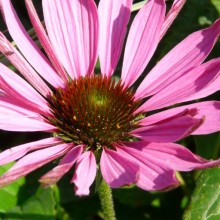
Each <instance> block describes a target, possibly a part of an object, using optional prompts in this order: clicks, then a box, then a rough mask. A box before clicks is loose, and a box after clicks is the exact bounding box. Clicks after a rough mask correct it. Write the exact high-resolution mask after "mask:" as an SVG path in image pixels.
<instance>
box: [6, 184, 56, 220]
mask: <svg viewBox="0 0 220 220" xmlns="http://www.w3.org/2000/svg"><path fill="white" fill-rule="evenodd" d="M4 219H6V220H9V219H10V220H11V219H13V220H14V219H31V220H55V199H54V193H53V190H52V189H51V188H47V189H42V188H39V189H38V191H37V192H36V194H35V195H33V196H32V197H30V198H29V199H28V200H27V201H26V202H25V203H24V204H22V205H21V206H16V207H14V208H13V209H11V210H9V211H8V212H7V213H5V216H4Z"/></svg>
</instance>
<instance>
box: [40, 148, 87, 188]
mask: <svg viewBox="0 0 220 220" xmlns="http://www.w3.org/2000/svg"><path fill="white" fill-rule="evenodd" d="M82 151H83V146H82V145H79V146H77V147H74V146H73V149H72V150H71V151H70V152H68V153H67V154H66V155H65V157H64V158H63V159H62V160H61V161H60V163H59V165H58V166H56V167H55V168H53V169H52V170H50V171H49V172H48V173H46V174H45V175H43V176H42V177H41V178H40V180H39V181H40V183H42V184H43V186H48V185H52V184H55V183H56V182H58V181H59V180H60V178H61V177H62V176H63V175H64V174H65V173H67V172H68V171H69V170H70V168H71V167H72V166H73V164H74V163H75V161H76V160H77V159H78V157H79V156H80V155H81V153H82Z"/></svg>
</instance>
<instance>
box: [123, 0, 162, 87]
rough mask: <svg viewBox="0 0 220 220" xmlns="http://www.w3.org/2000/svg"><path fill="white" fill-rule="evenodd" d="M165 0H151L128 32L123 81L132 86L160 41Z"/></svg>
mask: <svg viewBox="0 0 220 220" xmlns="http://www.w3.org/2000/svg"><path fill="white" fill-rule="evenodd" d="M165 10H166V5H165V2H164V0H150V1H149V2H148V3H147V4H146V5H145V6H144V7H143V8H142V9H141V10H140V11H139V12H138V14H137V15H136V17H135V19H134V21H133V23H132V25H131V28H130V32H129V34H128V39H127V43H126V47H125V55H124V61H123V66H122V76H121V78H122V81H123V82H124V83H125V87H127V86H128V87H129V86H131V85H132V84H133V83H134V82H135V80H136V79H137V78H138V77H139V76H140V74H141V73H142V72H143V70H144V69H145V67H146V65H147V64H148V62H149V60H150V59H151V57H152V55H153V54H154V51H155V50H156V47H157V45H158V42H159V37H160V32H161V27H162V24H163V22H164V17H165Z"/></svg>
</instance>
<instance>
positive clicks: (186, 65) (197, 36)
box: [135, 19, 220, 99]
mask: <svg viewBox="0 0 220 220" xmlns="http://www.w3.org/2000/svg"><path fill="white" fill-rule="evenodd" d="M219 34H220V19H219V20H217V21H216V22H215V23H214V24H213V25H212V26H211V27H209V28H206V29H203V30H200V31H197V32H195V33H193V34H191V35H189V36H188V37H187V38H185V39H184V40H183V41H182V42H181V43H179V44H178V45H177V46H176V47H174V48H173V49H172V50H171V51H170V52H169V53H168V54H167V55H166V56H165V57H164V58H163V59H162V60H161V61H160V62H159V63H158V64H157V65H156V66H155V67H154V68H153V69H152V70H151V71H150V73H149V74H148V75H147V76H146V77H145V79H144V80H143V81H142V83H141V84H140V86H139V87H138V89H137V91H136V94H135V97H136V99H137V98H143V97H147V96H150V95H153V94H155V93H157V92H159V91H160V90H162V89H163V88H165V87H166V86H168V85H169V84H170V83H172V82H174V81H175V80H176V79H178V78H179V77H180V76H181V75H182V74H184V73H185V72H187V71H189V70H190V69H192V68H193V67H196V66H198V65H200V64H201V63H202V62H203V61H204V59H205V58H206V57H207V55H208V54H209V52H210V51H211V49H212V48H213V46H214V44H215V42H216V41H217V39H218V37H219Z"/></svg>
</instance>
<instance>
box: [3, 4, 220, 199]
mask: <svg viewBox="0 0 220 220" xmlns="http://www.w3.org/2000/svg"><path fill="white" fill-rule="evenodd" d="M25 2H26V6H27V10H28V13H29V17H30V20H31V22H32V24H33V26H34V28H35V31H36V33H37V35H38V38H39V40H40V42H41V44H42V46H43V49H44V52H45V53H46V54H47V56H46V55H45V53H43V52H42V51H41V50H40V49H39V48H38V47H37V46H36V44H35V42H34V41H33V40H32V39H31V38H30V37H29V36H28V34H27V32H26V31H25V29H24V27H23V25H22V24H21V22H20V20H19V18H18V17H17V14H16V12H15V10H14V8H13V6H12V4H11V1H10V0H1V1H0V5H1V11H2V15H3V17H4V20H5V23H6V25H7V27H8V30H9V33H10V34H11V36H12V38H13V40H14V41H15V43H16V45H17V47H18V49H19V50H17V49H16V48H15V47H13V46H12V44H11V43H10V42H9V41H8V40H7V39H6V37H5V36H4V35H3V34H2V33H1V34H0V50H1V52H2V53H3V54H5V56H6V57H7V58H8V60H9V61H10V62H11V63H12V64H13V65H14V66H15V67H16V69H17V70H18V71H19V72H20V74H21V75H22V76H19V75H17V74H15V73H14V72H12V70H10V69H9V68H8V67H6V66H5V65H4V64H2V63H1V64H0V94H1V95H0V129H3V130H7V131H20V132H35V131H42V132H46V133H48V138H45V139H42V140H39V141H36V142H31V143H26V144H23V145H20V146H16V147H13V148H11V149H8V150H5V151H3V152H2V153H1V154H0V165H2V164H6V163H9V162H12V161H15V160H18V161H17V162H16V163H15V164H14V165H13V166H12V167H11V168H10V169H9V170H8V171H7V172H6V173H5V174H3V175H2V176H1V177H0V186H1V187H2V186H5V185H6V184H9V183H11V182H13V181H14V180H16V179H18V178H19V177H22V176H24V175H27V174H28V173H30V172H32V171H33V170H35V169H37V168H39V167H41V166H43V165H45V164H46V163H49V162H51V161H53V160H55V159H58V158H59V159H60V162H59V164H58V165H57V166H55V167H54V168H53V169H52V170H50V171H49V172H48V173H46V174H45V175H43V176H42V177H41V178H40V182H41V183H42V184H43V185H50V184H54V183H56V182H57V181H58V180H59V179H60V178H61V177H62V176H63V175H64V174H65V173H67V172H68V171H69V170H70V169H71V168H72V167H73V166H75V171H74V174H73V178H72V180H71V182H72V183H74V184H75V191H76V194H77V195H88V194H89V188H90V186H91V184H92V183H93V182H94V179H95V177H96V173H97V170H98V169H99V170H100V173H101V175H102V177H103V179H104V180H105V181H106V182H107V184H109V185H110V187H112V188H115V187H121V186H124V185H129V184H136V185H137V186H138V187H140V188H142V189H144V190H162V189H167V188H170V187H174V186H177V185H178V184H179V182H178V180H177V178H176V176H175V171H190V170H194V169H202V168H206V167H210V166H214V165H219V164H220V160H217V161H207V160H205V159H203V158H201V157H199V156H197V155H194V154H193V153H192V152H190V151H189V150H188V149H186V148H185V147H183V146H181V145H180V144H176V143H174V142H176V141H179V140H180V139H182V138H184V137H186V136H189V135H191V134H193V135H199V134H209V133H213V132H216V131H219V130H220V102H218V101H203V102H197V103H195V104H187V105H181V106H179V107H174V108H171V109H169V110H163V111H160V112H159V113H154V114H151V111H152V110H159V109H163V108H165V107H169V106H172V105H174V104H180V103H184V102H187V101H191V100H195V99H200V98H203V97H206V96H208V95H210V94H212V93H214V92H216V91H217V90H218V89H219V85H220V77H219V73H220V58H216V59H212V60H210V61H207V62H204V60H205V59H206V57H207V56H208V54H209V53H210V51H211V50H212V47H213V46H214V44H215V43H216V41H217V40H218V37H219V34H220V20H217V21H216V22H215V23H214V24H213V25H212V26H210V27H208V28H206V29H203V30H200V31H197V32H195V33H193V34H191V35H189V36H188V37H187V38H185V39H184V40H183V41H182V42H180V43H179V44H178V45H177V46H175V47H174V48H173V49H172V50H171V51H170V52H169V53H168V54H167V55H166V56H164V58H163V59H162V60H160V61H159V62H158V63H157V65H156V66H155V67H154V68H153V69H152V70H151V71H150V72H149V73H148V74H147V76H146V77H145V78H144V80H143V81H142V82H141V83H140V85H139V86H138V87H137V89H136V90H134V89H132V86H133V84H134V83H135V82H136V81H137V79H138V78H139V77H140V75H141V74H142V72H143V71H144V69H145V67H146V66H147V64H148V62H149V61H150V59H151V58H152V56H153V54H154V52H155V50H156V48H157V45H158V43H159V41H160V39H161V38H162V37H163V35H164V34H165V32H166V30H167V29H168V28H169V26H170V25H171V23H172V21H173V20H174V18H175V17H176V16H177V14H178V12H179V10H180V9H181V7H182V6H183V4H184V2H185V1H183V0H175V1H174V3H173V7H171V9H170V11H169V12H168V14H167V15H165V11H166V5H165V2H164V0H149V1H148V3H147V4H146V5H145V6H144V7H143V8H142V9H141V10H140V11H139V12H138V13H137V15H136V17H135V18H134V20H133V22H132V24H131V27H130V30H129V33H128V37H127V42H126V45H125V52H124V57H123V65H122V70H121V79H120V80H119V81H118V82H117V81H116V80H114V78H113V73H114V70H115V68H116V66H117V64H118V61H119V58H120V56H121V52H122V48H123V45H124V39H125V35H126V27H127V24H128V22H129V19H130V14H131V6H132V0H101V1H100V3H99V5H98V9H97V7H96V5H95V3H94V1H93V0H62V1H61V0H53V1H51V0H43V1H42V3H43V13H44V21H45V26H46V31H47V34H46V31H45V29H44V28H43V26H42V24H41V22H40V20H39V18H38V16H37V13H36V11H35V9H34V7H33V4H32V1H31V0H26V1H25ZM98 56H99V61H100V66H101V73H100V74H98V73H95V72H94V67H95V65H96V63H97V57H98ZM50 134H51V136H50V137H49V135H50Z"/></svg>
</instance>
